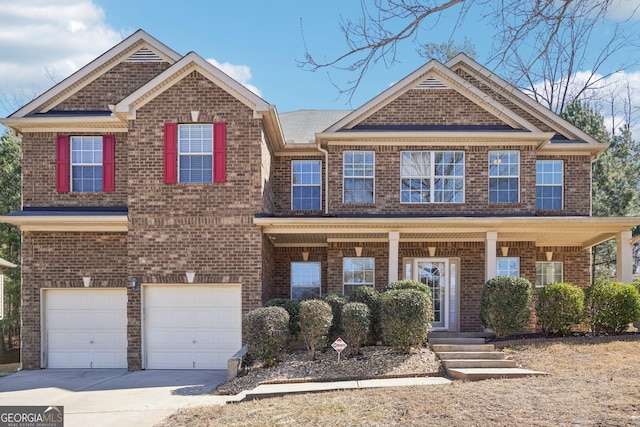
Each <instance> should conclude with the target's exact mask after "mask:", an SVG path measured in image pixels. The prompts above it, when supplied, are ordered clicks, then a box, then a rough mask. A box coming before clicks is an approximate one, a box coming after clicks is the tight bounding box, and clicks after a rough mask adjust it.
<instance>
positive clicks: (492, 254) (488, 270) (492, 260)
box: [484, 231, 498, 282]
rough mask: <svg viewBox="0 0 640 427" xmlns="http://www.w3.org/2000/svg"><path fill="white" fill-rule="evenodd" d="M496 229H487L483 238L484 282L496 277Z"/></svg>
mask: <svg viewBox="0 0 640 427" xmlns="http://www.w3.org/2000/svg"><path fill="white" fill-rule="evenodd" d="M496 240H498V233H497V232H496V231H487V235H486V237H485V240H484V260H485V261H484V274H485V278H484V279H485V282H486V281H488V280H490V279H493V278H494V277H496Z"/></svg>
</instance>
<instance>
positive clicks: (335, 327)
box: [322, 294, 347, 341]
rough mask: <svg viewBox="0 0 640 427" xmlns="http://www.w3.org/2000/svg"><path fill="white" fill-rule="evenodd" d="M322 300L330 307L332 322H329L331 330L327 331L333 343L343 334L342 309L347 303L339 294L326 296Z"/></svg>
mask: <svg viewBox="0 0 640 427" xmlns="http://www.w3.org/2000/svg"><path fill="white" fill-rule="evenodd" d="M322 300H323V301H324V302H326V303H327V304H329V305H330V306H331V313H332V314H333V321H332V322H331V329H329V339H330V340H331V341H333V340H335V339H337V338H338V337H340V336H341V335H342V333H343V331H342V319H341V318H342V307H344V305H345V304H346V303H347V299H346V298H345V297H344V295H340V294H326V295H324V296H323V297H322Z"/></svg>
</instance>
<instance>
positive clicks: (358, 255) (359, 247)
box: [353, 246, 362, 257]
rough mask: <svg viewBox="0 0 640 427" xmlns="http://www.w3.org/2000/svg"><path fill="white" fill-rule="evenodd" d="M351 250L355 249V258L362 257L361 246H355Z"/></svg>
mask: <svg viewBox="0 0 640 427" xmlns="http://www.w3.org/2000/svg"><path fill="white" fill-rule="evenodd" d="M353 249H355V251H356V256H357V257H361V256H362V246H356V247H355V248H353Z"/></svg>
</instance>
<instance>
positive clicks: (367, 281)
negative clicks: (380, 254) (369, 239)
mask: <svg viewBox="0 0 640 427" xmlns="http://www.w3.org/2000/svg"><path fill="white" fill-rule="evenodd" d="M374 278H375V258H365V257H358V258H343V259H342V293H343V294H344V295H345V296H350V295H351V294H352V293H353V290H354V289H355V288H356V287H358V286H372V287H373V286H375V281H374Z"/></svg>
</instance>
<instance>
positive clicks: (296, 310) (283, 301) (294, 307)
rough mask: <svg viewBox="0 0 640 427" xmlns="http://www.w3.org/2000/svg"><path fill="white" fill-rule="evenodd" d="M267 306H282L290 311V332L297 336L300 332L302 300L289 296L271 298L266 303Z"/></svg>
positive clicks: (293, 336)
mask: <svg viewBox="0 0 640 427" xmlns="http://www.w3.org/2000/svg"><path fill="white" fill-rule="evenodd" d="M264 306H265V307H282V308H284V309H285V310H287V313H289V334H290V335H291V338H295V337H297V336H298V334H299V333H300V326H299V325H298V318H299V317H300V301H298V300H295V299H288V298H274V299H270V300H269V301H267V302H266V304H265V305H264Z"/></svg>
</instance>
